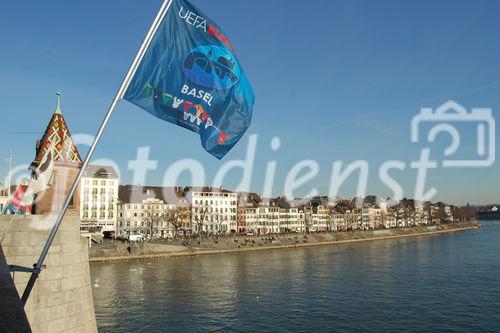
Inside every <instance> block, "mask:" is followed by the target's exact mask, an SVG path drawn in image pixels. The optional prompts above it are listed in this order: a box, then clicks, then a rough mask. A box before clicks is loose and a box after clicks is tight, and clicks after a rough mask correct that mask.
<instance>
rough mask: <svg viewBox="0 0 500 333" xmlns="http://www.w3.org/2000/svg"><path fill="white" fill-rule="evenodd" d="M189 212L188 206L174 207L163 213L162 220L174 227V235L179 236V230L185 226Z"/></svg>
mask: <svg viewBox="0 0 500 333" xmlns="http://www.w3.org/2000/svg"><path fill="white" fill-rule="evenodd" d="M189 214H190V211H189V207H176V208H175V209H173V210H169V211H167V213H165V215H164V220H165V222H166V223H167V225H170V226H171V227H172V228H173V229H174V237H178V236H179V231H181V230H182V229H183V227H184V226H185V224H186V221H187V219H188V218H189Z"/></svg>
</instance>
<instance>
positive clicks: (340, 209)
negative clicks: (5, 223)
mask: <svg viewBox="0 0 500 333" xmlns="http://www.w3.org/2000/svg"><path fill="white" fill-rule="evenodd" d="M49 153H50V154H51V158H52V161H53V162H54V173H53V176H52V179H51V181H50V182H51V183H50V184H49V185H50V187H49V188H48V189H47V190H45V191H44V192H42V193H40V194H39V195H38V196H37V197H36V200H35V202H34V204H33V207H32V213H34V214H42V215H43V214H54V213H58V212H59V211H60V210H61V207H62V204H63V202H64V199H65V198H66V196H67V194H68V191H69V188H70V186H71V184H72V183H73V181H74V179H75V177H76V175H77V173H78V171H79V170H80V168H81V165H82V158H81V156H80V153H79V151H78V148H77V146H76V145H75V143H74V142H73V138H72V136H71V133H70V131H69V128H68V126H67V123H66V121H65V119H64V117H63V115H62V112H61V105H60V93H58V95H57V104H56V109H55V111H54V113H53V115H52V117H51V120H50V122H49V124H48V126H47V128H46V130H45V132H44V134H43V136H42V137H41V139H40V140H38V141H37V143H36V152H35V160H34V161H33V163H32V165H34V166H36V165H38V164H39V163H41V161H43V159H44V156H47V154H49ZM4 201H5V200H4ZM0 204H2V205H4V204H5V203H4V202H3V201H2V202H0ZM70 209H73V210H76V211H78V212H79V214H80V218H81V229H82V230H84V231H91V232H95V231H101V232H103V233H108V234H109V235H114V236H122V237H123V236H126V235H130V234H142V235H147V236H150V237H173V236H176V235H196V234H204V235H207V234H260V235H262V234H273V233H289V232H323V231H346V230H368V229H382V228H396V227H408V226H416V225H421V224H423V225H427V224H438V223H449V222H457V221H463V220H466V219H468V218H470V217H471V216H469V214H468V213H467V211H466V210H464V209H461V208H457V207H453V206H448V205H445V204H442V203H438V204H432V203H429V202H426V203H417V202H415V201H413V200H406V199H405V200H402V201H400V202H398V203H397V204H393V205H389V204H388V203H387V202H386V201H384V200H381V199H380V198H377V197H375V196H368V197H366V198H363V199H359V198H358V199H353V200H330V199H329V198H327V197H316V198H309V199H294V200H288V199H286V198H283V197H281V198H261V197H260V196H259V195H257V194H255V193H235V192H231V191H227V190H224V189H214V188H209V187H186V188H182V187H167V188H162V187H138V186H130V185H129V186H120V185H119V175H118V173H117V172H116V170H115V169H114V168H113V167H110V166H98V165H90V166H88V167H87V168H86V170H85V173H84V174H83V177H82V179H81V181H80V183H79V186H78V189H77V191H76V193H75V194H74V195H73V197H72V198H71V202H70Z"/></svg>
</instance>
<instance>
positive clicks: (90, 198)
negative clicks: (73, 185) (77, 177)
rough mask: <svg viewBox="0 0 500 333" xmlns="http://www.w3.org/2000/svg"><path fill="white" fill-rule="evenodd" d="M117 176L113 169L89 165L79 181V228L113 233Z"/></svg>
mask: <svg viewBox="0 0 500 333" xmlns="http://www.w3.org/2000/svg"><path fill="white" fill-rule="evenodd" d="M118 183H119V179H118V175H117V173H116V171H115V169H114V168H113V167H110V166H98V165H89V166H88V167H87V168H86V170H85V172H84V174H83V177H82V179H81V181H80V220H81V228H82V229H88V228H97V229H100V230H102V231H103V232H115V231H116V230H115V227H116V220H117V202H118Z"/></svg>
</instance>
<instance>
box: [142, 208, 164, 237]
mask: <svg viewBox="0 0 500 333" xmlns="http://www.w3.org/2000/svg"><path fill="white" fill-rule="evenodd" d="M157 214H158V213H155V212H154V211H153V210H148V211H147V212H146V216H144V217H143V218H142V223H143V225H144V227H145V228H146V236H147V237H149V238H153V235H154V234H155V231H157V230H158V227H159V226H160V222H161V221H160V217H159V214H158V215H157Z"/></svg>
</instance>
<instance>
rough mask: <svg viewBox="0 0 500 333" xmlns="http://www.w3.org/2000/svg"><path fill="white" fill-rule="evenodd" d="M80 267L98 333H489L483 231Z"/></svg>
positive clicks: (493, 275)
mask: <svg viewBox="0 0 500 333" xmlns="http://www.w3.org/2000/svg"><path fill="white" fill-rule="evenodd" d="M90 268H91V275H92V281H93V282H92V284H93V293H94V303H95V310H96V317H97V324H98V327H99V331H100V332H315V333H317V332H333V331H336V332H339V331H343V332H359V331H373V332H375V331H384V332H401V331H405V332H408V331H410V332H436V331H447V332H453V331H455V332H457V331H459V332H488V331H489V332H500V222H494V221H493V222H491V221H488V222H483V223H482V228H481V229H480V230H477V231H462V232H458V233H450V234H445V235H437V236H421V237H413V238H405V239H394V240H379V241H373V242H366V243H356V244H344V245H336V246H321V247H310V248H300V249H285V250H270V251H257V252H248V253H237V254H224V255H211V256H199V257H182V258H175V259H174V258H173V259H162V260H155V261H148V260H145V261H126V262H117V263H92V264H91V266H90ZM97 279H98V283H96V280H97Z"/></svg>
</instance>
